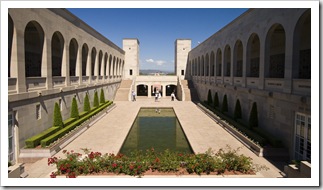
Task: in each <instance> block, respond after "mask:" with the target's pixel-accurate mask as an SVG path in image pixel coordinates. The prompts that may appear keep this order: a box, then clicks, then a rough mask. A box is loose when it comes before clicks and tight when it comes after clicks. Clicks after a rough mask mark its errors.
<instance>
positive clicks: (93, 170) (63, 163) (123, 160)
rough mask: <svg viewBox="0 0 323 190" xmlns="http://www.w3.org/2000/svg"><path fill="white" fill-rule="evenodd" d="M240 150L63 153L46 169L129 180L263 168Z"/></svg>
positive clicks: (64, 173)
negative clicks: (52, 167) (155, 174)
mask: <svg viewBox="0 0 323 190" xmlns="http://www.w3.org/2000/svg"><path fill="white" fill-rule="evenodd" d="M238 150H239V148H238V149H236V150H232V149H231V148H230V147H229V146H228V147H227V150H225V149H220V150H219V151H218V152H216V153H214V152H213V151H212V150H211V149H209V150H208V151H207V152H205V153H203V154H185V153H178V152H171V151H169V150H165V151H164V152H155V150H154V149H153V148H151V149H149V150H146V151H134V152H132V153H131V154H130V155H128V156H126V155H123V154H121V153H119V154H117V155H115V154H111V153H109V154H102V153H100V152H93V151H90V150H89V149H83V151H84V154H80V153H77V152H74V151H73V150H71V151H70V152H69V151H66V150H64V151H63V153H64V154H65V156H66V158H60V159H58V158H57V157H51V158H48V165H56V168H57V171H56V172H53V173H52V174H51V175H50V176H51V177H52V178H54V177H56V176H57V175H66V177H76V176H78V175H88V174H100V173H114V174H125V175H130V176H142V175H143V174H144V173H145V172H146V171H148V170H151V171H153V172H154V171H158V172H177V171H179V170H185V171H187V172H188V173H190V174H194V173H195V174H198V175H201V174H210V173H211V172H215V173H217V174H223V173H224V172H225V171H237V172H240V173H244V174H251V173H254V172H257V171H259V170H261V169H267V168H266V167H265V166H260V167H259V166H257V165H254V164H253V163H252V159H251V158H250V157H247V156H244V155H243V154H242V155H239V154H238V153H237V152H238Z"/></svg>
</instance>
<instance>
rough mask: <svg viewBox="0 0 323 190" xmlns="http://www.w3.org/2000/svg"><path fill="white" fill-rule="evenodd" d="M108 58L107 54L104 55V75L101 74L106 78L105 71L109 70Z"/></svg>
mask: <svg viewBox="0 0 323 190" xmlns="http://www.w3.org/2000/svg"><path fill="white" fill-rule="evenodd" d="M108 58H109V56H108V53H105V54H104V73H103V75H104V76H107V73H108V72H107V71H108V69H109V64H108Z"/></svg>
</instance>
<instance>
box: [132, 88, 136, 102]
mask: <svg viewBox="0 0 323 190" xmlns="http://www.w3.org/2000/svg"><path fill="white" fill-rule="evenodd" d="M132 101H136V92H135V91H134V90H132Z"/></svg>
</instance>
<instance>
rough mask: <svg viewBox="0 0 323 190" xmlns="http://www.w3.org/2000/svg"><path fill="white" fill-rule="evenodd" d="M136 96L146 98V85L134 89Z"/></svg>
mask: <svg viewBox="0 0 323 190" xmlns="http://www.w3.org/2000/svg"><path fill="white" fill-rule="evenodd" d="M136 90H137V96H148V85H147V84H138V85H137V87H136Z"/></svg>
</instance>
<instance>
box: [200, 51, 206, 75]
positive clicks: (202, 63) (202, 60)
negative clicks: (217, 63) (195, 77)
mask: <svg viewBox="0 0 323 190" xmlns="http://www.w3.org/2000/svg"><path fill="white" fill-rule="evenodd" d="M204 70H205V63H204V55H202V58H201V76H204Z"/></svg>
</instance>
